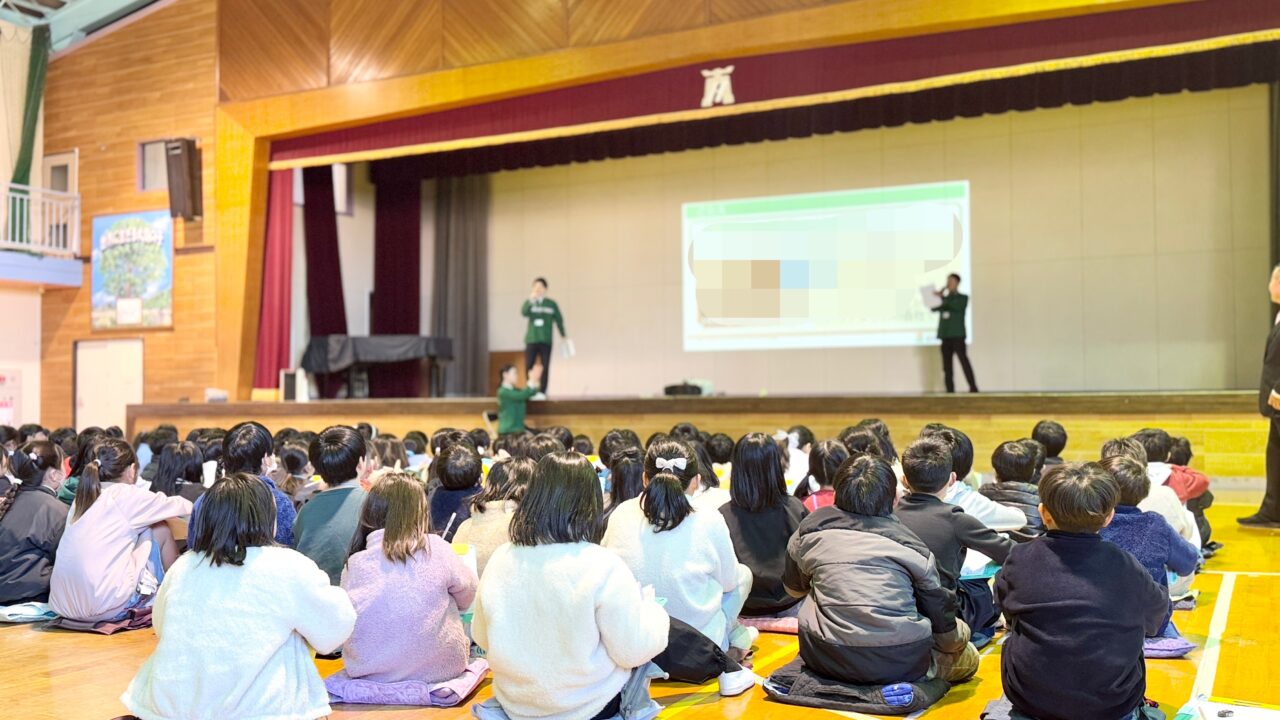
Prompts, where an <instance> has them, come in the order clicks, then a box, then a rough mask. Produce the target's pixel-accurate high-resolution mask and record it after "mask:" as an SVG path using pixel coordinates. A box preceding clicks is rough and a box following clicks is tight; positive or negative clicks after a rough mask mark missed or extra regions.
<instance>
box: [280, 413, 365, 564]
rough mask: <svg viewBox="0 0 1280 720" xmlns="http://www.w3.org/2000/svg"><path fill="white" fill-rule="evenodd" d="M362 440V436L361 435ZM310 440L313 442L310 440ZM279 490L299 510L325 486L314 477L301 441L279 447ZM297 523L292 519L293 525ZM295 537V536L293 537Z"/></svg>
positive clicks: (306, 448) (307, 453)
mask: <svg viewBox="0 0 1280 720" xmlns="http://www.w3.org/2000/svg"><path fill="white" fill-rule="evenodd" d="M360 439H361V440H364V436H361V438H360ZM312 442H315V441H314V440H312ZM278 474H279V477H280V482H279V486H280V490H281V492H283V493H284V494H285V495H288V496H289V497H290V498H291V499H292V500H293V506H294V508H296V509H298V510H301V509H302V506H303V505H305V504H307V501H309V500H310V499H311V498H313V497H315V495H316V493H318V492H320V491H321V490H324V489H325V487H326V484H325V482H324V481H323V479H319V478H317V477H316V474H317V473H316V468H315V465H314V464H313V463H312V462H311V448H310V446H309V445H304V444H302V443H301V442H296V441H294V442H287V443H285V444H284V446H283V447H281V448H280V469H279V471H278ZM297 524H298V522H297V520H294V526H295V527H296V526H297ZM295 539H296V538H295Z"/></svg>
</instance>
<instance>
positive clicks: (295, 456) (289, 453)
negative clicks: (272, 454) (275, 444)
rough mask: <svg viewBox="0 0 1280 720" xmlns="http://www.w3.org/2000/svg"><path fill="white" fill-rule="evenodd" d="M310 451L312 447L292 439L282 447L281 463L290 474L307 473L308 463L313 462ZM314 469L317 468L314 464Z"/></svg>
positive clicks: (280, 452) (280, 453)
mask: <svg viewBox="0 0 1280 720" xmlns="http://www.w3.org/2000/svg"><path fill="white" fill-rule="evenodd" d="M309 452H310V448H309V447H308V446H306V445H303V444H302V443H300V442H297V441H294V440H290V441H289V442H286V443H285V444H284V445H282V446H281V447H280V451H279V457H280V465H281V467H283V468H284V471H285V472H287V473H289V474H290V475H294V476H298V475H303V474H305V473H306V470H307V463H309V462H311V457H310V455H309V454H308V453H309ZM312 469H315V468H314V466H313V467H312Z"/></svg>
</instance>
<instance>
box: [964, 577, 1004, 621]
mask: <svg viewBox="0 0 1280 720" xmlns="http://www.w3.org/2000/svg"><path fill="white" fill-rule="evenodd" d="M956 600H957V601H959V603H960V609H959V612H958V613H957V615H959V617H960V619H961V620H964V621H965V624H966V625H968V626H969V629H970V630H972V631H973V632H976V633H983V634H987V631H988V630H990V629H991V627H992V626H993V625H995V624H996V620H999V619H1000V610H999V609H998V608H997V607H996V600H995V597H994V596H993V595H992V594H991V586H989V585H987V581H986V580H960V581H958V582H957V583H956Z"/></svg>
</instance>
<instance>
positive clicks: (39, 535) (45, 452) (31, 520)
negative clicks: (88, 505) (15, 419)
mask: <svg viewBox="0 0 1280 720" xmlns="http://www.w3.org/2000/svg"><path fill="white" fill-rule="evenodd" d="M4 454H5V453H4V451H0V455H4ZM9 473H10V476H11V477H12V478H13V479H12V481H11V484H10V485H9V489H8V490H6V491H5V492H4V495H3V496H0V605H16V604H18V603H25V602H45V601H47V600H48V599H49V577H50V576H51V575H52V574H53V560H54V556H55V555H56V554H57V551H58V542H59V541H60V540H61V539H62V531H63V528H65V527H66V525H67V506H66V505H63V504H62V503H61V502H59V501H58V497H57V494H56V493H57V492H58V486H59V485H61V484H62V478H63V475H62V454H61V453H60V452H59V451H58V448H57V446H55V445H54V444H53V443H51V442H47V441H44V442H41V441H37V442H29V443H27V444H26V445H23V446H22V447H20V448H18V449H17V450H15V451H14V453H13V456H12V457H10V458H9Z"/></svg>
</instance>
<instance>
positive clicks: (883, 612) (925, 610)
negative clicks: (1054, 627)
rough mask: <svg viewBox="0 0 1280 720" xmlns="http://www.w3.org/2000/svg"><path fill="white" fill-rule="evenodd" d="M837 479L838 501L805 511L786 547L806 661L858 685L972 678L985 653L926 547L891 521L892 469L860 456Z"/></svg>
mask: <svg viewBox="0 0 1280 720" xmlns="http://www.w3.org/2000/svg"><path fill="white" fill-rule="evenodd" d="M834 484H835V494H836V499H835V506H834V507H824V508H821V509H819V510H817V511H815V512H814V513H813V514H812V515H810V516H809V517H807V518H805V520H804V522H802V523H800V528H799V530H797V531H796V534H795V535H793V536H792V537H791V540H790V542H789V543H788V547H787V569H786V573H785V575H784V576H783V580H784V583H785V585H786V588H787V592H788V593H791V595H793V596H794V597H798V598H806V599H805V601H804V604H803V605H802V606H801V609H800V633H799V635H800V657H801V658H802V659H803V660H804V663H805V665H806V666H807V667H808V668H810V669H811V670H813V671H815V672H816V673H818V674H819V675H823V676H826V677H829V678H832V679H834V680H839V681H841V682H847V683H850V684H853V685H889V684H893V683H900V682H915V681H917V680H923V679H926V678H927V677H941V678H943V679H945V680H947V681H949V682H963V681H965V680H968V679H969V678H971V677H973V674H974V673H975V672H977V670H978V651H977V650H976V649H975V648H974V647H973V645H972V644H970V643H969V642H968V640H969V638H968V633H967V631H966V629H965V628H964V627H963V623H959V622H957V620H956V598H955V595H954V594H953V593H952V592H951V591H950V590H947V589H946V588H944V587H942V584H941V583H940V582H939V579H938V571H937V569H936V566H935V563H934V558H933V554H932V553H931V552H930V551H929V548H928V547H927V546H925V544H924V543H923V542H922V541H921V540H920V539H919V538H917V537H916V536H915V535H914V534H912V533H911V532H910V531H909V530H907V529H906V528H905V527H904V526H903V525H902V524H901V523H899V522H897V521H895V520H894V518H893V500H894V491H895V486H896V485H897V478H896V477H895V475H894V473H893V468H892V467H890V465H889V464H888V463H887V462H885V461H884V460H883V459H881V458H879V457H874V456H862V457H858V458H854V459H852V460H850V461H848V462H846V463H845V464H844V465H843V466H841V467H840V469H839V471H838V472H837V473H836V475H835V478H834ZM931 673H932V674H931Z"/></svg>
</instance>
